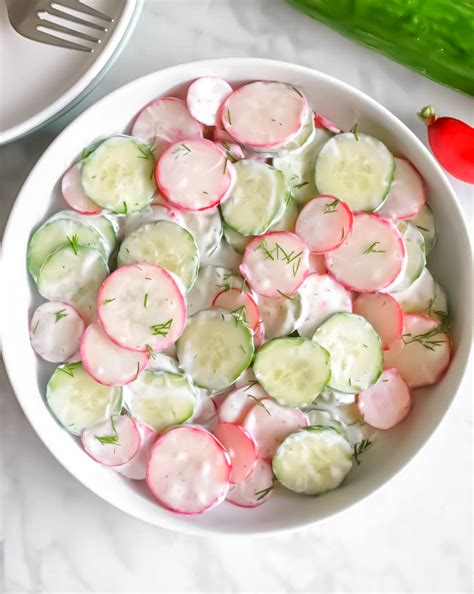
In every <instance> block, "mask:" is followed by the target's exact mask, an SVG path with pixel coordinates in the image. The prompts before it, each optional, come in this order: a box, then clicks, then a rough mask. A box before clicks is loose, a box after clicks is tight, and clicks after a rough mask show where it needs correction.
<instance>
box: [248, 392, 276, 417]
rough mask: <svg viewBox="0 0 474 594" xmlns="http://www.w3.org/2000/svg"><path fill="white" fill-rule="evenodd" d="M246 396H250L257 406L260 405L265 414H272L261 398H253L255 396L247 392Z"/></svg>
mask: <svg viewBox="0 0 474 594" xmlns="http://www.w3.org/2000/svg"><path fill="white" fill-rule="evenodd" d="M247 398H251V399H252V400H254V401H255V404H256V405H257V406H260V407H261V408H263V410H264V411H265V412H266V413H267V415H269V416H270V417H271V416H272V413H271V412H270V411H269V410H268V408H267V407H266V406H265V405H264V404H263V402H262V401H261V400H259V399H258V398H255V396H252V394H247Z"/></svg>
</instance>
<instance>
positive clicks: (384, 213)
mask: <svg viewBox="0 0 474 594" xmlns="http://www.w3.org/2000/svg"><path fill="white" fill-rule="evenodd" d="M425 202H426V196H425V188H424V183H423V178H422V177H421V175H420V174H419V173H418V171H417V170H416V169H415V167H414V166H413V165H412V164H411V163H410V161H407V160H406V159H399V158H397V157H395V174H394V177H393V181H392V185H391V186H390V192H389V193H388V196H387V199H386V200H385V202H384V203H383V204H382V206H381V207H380V208H379V209H378V210H377V214H378V215H380V216H381V217H385V218H387V219H409V218H411V217H414V216H416V215H417V214H418V213H419V212H420V210H421V209H422V208H423V206H424V204H425Z"/></svg>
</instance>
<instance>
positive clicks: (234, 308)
mask: <svg viewBox="0 0 474 594" xmlns="http://www.w3.org/2000/svg"><path fill="white" fill-rule="evenodd" d="M212 306H213V307H218V308H219V309H225V310H226V311H230V312H232V313H233V314H235V315H237V316H239V317H241V318H243V320H244V322H246V323H247V324H248V325H249V327H250V329H251V330H252V331H253V332H255V331H256V330H257V327H258V322H259V319H260V314H259V311H258V305H257V304H256V303H255V300H254V299H253V297H252V296H251V295H250V293H247V292H246V291H241V290H240V289H228V290H225V291H221V292H220V293H218V294H217V295H216V296H215V297H214V301H213V302H212Z"/></svg>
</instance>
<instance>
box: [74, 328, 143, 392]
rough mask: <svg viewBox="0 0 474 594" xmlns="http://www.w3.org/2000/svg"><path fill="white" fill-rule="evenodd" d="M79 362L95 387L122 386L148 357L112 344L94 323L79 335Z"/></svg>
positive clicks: (132, 379) (133, 378) (127, 382)
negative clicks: (97, 385) (80, 338)
mask: <svg viewBox="0 0 474 594" xmlns="http://www.w3.org/2000/svg"><path fill="white" fill-rule="evenodd" d="M81 359H82V365H83V366H84V369H85V370H86V371H87V373H88V374H89V375H90V376H91V377H93V378H94V379H95V381H96V382H99V384H104V385H105V386H125V385H126V384H129V383H130V382H133V381H134V380H136V379H137V377H138V376H139V375H140V373H141V372H142V371H143V370H144V369H145V367H146V365H147V363H148V359H149V354H148V352H145V353H138V352H137V351H131V350H129V349H124V348H123V347H120V346H118V345H116V344H115V343H114V342H112V341H111V340H110V338H109V337H108V336H107V334H106V333H105V332H104V331H103V330H102V328H101V326H100V324H99V323H97V322H96V323H94V324H91V325H90V326H89V327H88V328H87V330H86V331H85V332H84V334H83V336H82V340H81Z"/></svg>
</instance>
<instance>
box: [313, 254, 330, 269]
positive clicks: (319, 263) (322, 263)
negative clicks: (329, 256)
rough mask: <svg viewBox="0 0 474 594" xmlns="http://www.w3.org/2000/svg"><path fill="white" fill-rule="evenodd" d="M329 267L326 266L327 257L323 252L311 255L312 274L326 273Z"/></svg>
mask: <svg viewBox="0 0 474 594" xmlns="http://www.w3.org/2000/svg"><path fill="white" fill-rule="evenodd" d="M327 271H328V269H327V268H326V258H325V257H324V255H323V254H310V255H309V273H310V274H312V273H313V272H315V273H316V274H326V272H327Z"/></svg>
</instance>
